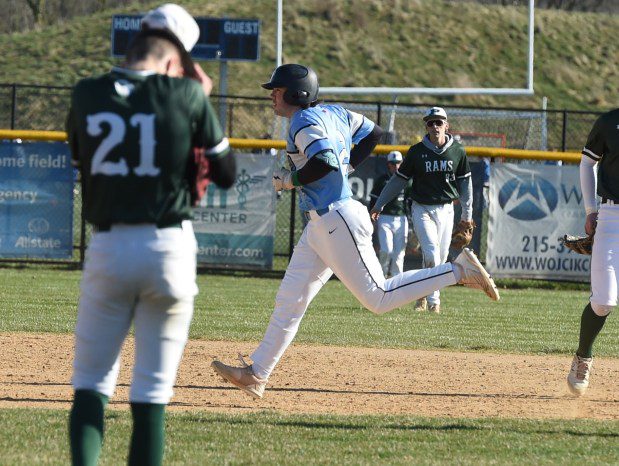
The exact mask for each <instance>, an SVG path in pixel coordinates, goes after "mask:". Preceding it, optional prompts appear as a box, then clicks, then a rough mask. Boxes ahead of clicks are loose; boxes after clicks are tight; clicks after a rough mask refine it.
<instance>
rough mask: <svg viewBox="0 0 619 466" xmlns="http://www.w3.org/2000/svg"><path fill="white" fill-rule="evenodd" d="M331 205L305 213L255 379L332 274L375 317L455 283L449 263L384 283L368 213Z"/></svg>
mask: <svg viewBox="0 0 619 466" xmlns="http://www.w3.org/2000/svg"><path fill="white" fill-rule="evenodd" d="M332 206H333V209H332V210H329V211H328V212H326V213H324V214H323V215H320V214H318V213H317V212H316V211H310V212H309V215H310V218H311V220H310V222H309V223H308V224H307V227H305V230H304V231H303V234H302V236H301V239H300V240H299V242H298V244H297V245H296V247H295V249H294V252H293V254H292V258H291V259H290V263H289V265H288V268H287V270H286V274H285V276H284V278H283V280H282V282H281V285H280V287H279V291H278V293H277V296H276V298H275V310H274V311H273V314H272V316H271V320H270V322H269V325H268V328H267V331H266V333H265V336H264V338H263V340H262V342H261V343H260V345H259V346H258V348H256V350H255V351H254V353H253V354H252V355H251V358H252V360H253V369H254V373H255V374H256V375H257V376H258V377H268V376H269V375H270V374H271V372H272V371H273V369H274V368H275V366H276V364H277V363H278V361H279V359H280V358H281V356H282V355H283V353H284V351H285V350H286V348H288V345H289V344H290V343H291V342H292V340H293V339H294V336H295V335H296V333H297V330H298V328H299V324H300V322H301V319H302V318H303V315H304V314H305V311H306V309H307V307H308V306H309V304H310V302H311V301H312V299H313V298H314V297H315V296H316V294H317V293H318V292H319V291H320V289H321V288H322V286H323V285H324V284H325V283H326V282H327V281H328V280H329V278H330V277H331V275H332V274H333V273H335V274H336V275H337V277H338V278H339V280H340V281H341V282H342V283H343V284H344V286H346V288H348V290H349V291H350V292H351V293H352V294H353V295H354V296H355V297H356V298H357V299H358V300H359V301H360V302H361V304H363V305H364V306H365V307H366V308H368V309H369V310H370V311H372V312H374V313H376V314H383V313H385V312H388V311H391V310H393V309H395V308H397V307H400V306H403V305H405V304H407V303H410V302H411V301H414V300H416V299H418V298H421V297H423V296H427V295H428V294H430V293H431V292H432V291H434V290H436V289H438V288H442V287H445V286H448V285H454V284H455V283H456V278H455V275H454V273H453V269H452V265H451V264H443V265H441V266H439V267H436V268H434V269H422V270H409V271H406V272H404V273H401V274H399V275H396V276H394V277H392V278H389V279H385V276H384V275H383V271H382V268H381V265H380V262H379V261H378V258H377V257H376V253H375V252H374V247H373V245H372V232H373V226H372V221H371V219H370V215H369V213H368V211H367V208H366V207H365V206H364V205H363V204H361V203H359V202H357V201H355V200H352V199H347V200H345V201H338V202H337V203H334V204H332Z"/></svg>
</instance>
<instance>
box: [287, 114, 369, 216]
mask: <svg viewBox="0 0 619 466" xmlns="http://www.w3.org/2000/svg"><path fill="white" fill-rule="evenodd" d="M373 129H374V122H372V121H371V120H368V119H367V118H365V117H364V116H363V115H360V114H359V113H355V112H351V111H350V110H346V109H345V108H343V107H340V106H339V105H317V106H316V107H310V108H307V109H303V110H299V111H298V112H296V113H295V114H294V115H293V116H292V119H291V121H290V130H289V132H288V138H287V141H286V152H287V153H288V159H289V161H290V168H291V170H293V171H295V170H300V169H301V168H303V166H304V165H305V164H306V163H307V161H308V160H309V159H311V158H312V157H314V156H315V155H316V154H318V153H320V152H322V151H324V150H331V151H332V152H333V153H334V154H335V155H336V156H337V164H338V170H337V171H336V170H333V171H331V172H329V174H328V175H326V176H324V177H323V178H321V179H319V180H317V181H314V182H313V183H309V184H307V185H304V186H302V187H300V188H297V192H298V193H299V208H300V209H301V210H318V209H324V208H326V207H327V206H328V205H329V204H331V203H333V202H336V201H339V200H342V199H346V198H349V197H351V196H352V192H351V190H350V186H349V185H348V165H349V163H350V149H351V148H352V145H353V143H354V144H357V143H358V142H359V141H361V140H362V139H363V138H365V137H366V136H367V135H368V134H370V133H371V132H372V130H373Z"/></svg>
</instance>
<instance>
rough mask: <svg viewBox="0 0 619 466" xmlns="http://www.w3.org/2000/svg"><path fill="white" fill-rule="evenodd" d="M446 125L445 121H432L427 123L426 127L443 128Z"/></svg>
mask: <svg viewBox="0 0 619 466" xmlns="http://www.w3.org/2000/svg"><path fill="white" fill-rule="evenodd" d="M444 123H445V121H444V120H430V121H428V122H426V126H427V127H428V128H431V127H432V126H438V127H441V126H443V124H444Z"/></svg>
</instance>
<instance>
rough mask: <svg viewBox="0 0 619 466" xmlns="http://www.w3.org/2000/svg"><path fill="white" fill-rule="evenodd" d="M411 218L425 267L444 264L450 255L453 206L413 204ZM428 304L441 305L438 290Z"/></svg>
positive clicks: (432, 294)
mask: <svg viewBox="0 0 619 466" xmlns="http://www.w3.org/2000/svg"><path fill="white" fill-rule="evenodd" d="M411 217H412V221H413V229H414V230H415V235H417V239H418V240H419V245H420V247H421V252H422V254H423V265H424V267H436V266H437V265H440V264H444V263H445V261H447V256H448V255H449V245H450V243H451V234H452V230H453V225H454V208H453V204H452V203H449V204H438V205H424V204H419V203H418V202H413V205H412V208H411ZM428 303H429V304H440V303H441V294H440V291H439V290H438V289H437V290H436V291H434V292H433V293H431V294H429V295H428Z"/></svg>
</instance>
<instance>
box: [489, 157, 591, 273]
mask: <svg viewBox="0 0 619 466" xmlns="http://www.w3.org/2000/svg"><path fill="white" fill-rule="evenodd" d="M489 213H490V216H489V221H488V252H487V254H486V265H487V268H488V270H489V271H490V272H491V273H492V274H493V275H494V276H496V277H514V278H544V279H552V280H582V281H588V280H589V268H590V259H591V257H590V256H583V255H580V254H576V253H574V252H571V251H569V250H568V249H567V248H565V247H564V246H563V244H561V242H560V241H559V239H560V238H561V237H562V236H563V235H564V234H565V233H571V234H584V224H585V211H584V208H583V205H582V194H581V191H580V177H579V171H578V166H573V165H572V166H558V165H540V164H519V165H515V164H493V166H492V172H491V176H490V210H489Z"/></svg>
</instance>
